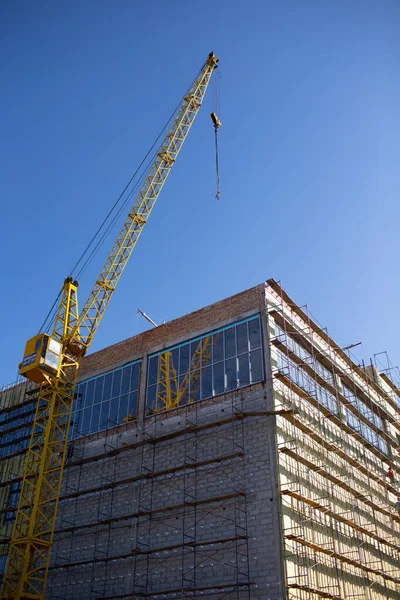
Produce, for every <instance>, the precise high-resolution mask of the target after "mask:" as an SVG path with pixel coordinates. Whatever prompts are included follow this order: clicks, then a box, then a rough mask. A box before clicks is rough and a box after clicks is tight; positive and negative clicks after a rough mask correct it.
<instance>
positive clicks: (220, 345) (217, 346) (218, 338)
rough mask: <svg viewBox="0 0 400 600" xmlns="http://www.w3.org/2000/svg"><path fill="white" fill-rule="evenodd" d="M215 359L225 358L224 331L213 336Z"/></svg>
mask: <svg viewBox="0 0 400 600" xmlns="http://www.w3.org/2000/svg"><path fill="white" fill-rule="evenodd" d="M212 337H213V361H214V362H219V361H221V360H224V336H223V335H222V331H220V332H219V333H215V334H214V335H213V336H212Z"/></svg>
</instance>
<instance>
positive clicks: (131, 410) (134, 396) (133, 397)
mask: <svg viewBox="0 0 400 600" xmlns="http://www.w3.org/2000/svg"><path fill="white" fill-rule="evenodd" d="M137 401H138V393H137V391H135V392H131V393H130V394H129V404H128V414H130V415H137Z"/></svg>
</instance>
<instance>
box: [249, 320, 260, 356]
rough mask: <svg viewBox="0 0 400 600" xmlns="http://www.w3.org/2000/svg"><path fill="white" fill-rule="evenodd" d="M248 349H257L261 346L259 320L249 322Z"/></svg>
mask: <svg viewBox="0 0 400 600" xmlns="http://www.w3.org/2000/svg"><path fill="white" fill-rule="evenodd" d="M249 337H250V348H251V349H253V348H259V347H260V346H261V324H260V319H259V318H257V319H252V320H251V321H249Z"/></svg>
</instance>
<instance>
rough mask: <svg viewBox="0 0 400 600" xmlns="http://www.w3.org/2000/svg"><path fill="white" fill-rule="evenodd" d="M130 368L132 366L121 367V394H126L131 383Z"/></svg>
mask: <svg viewBox="0 0 400 600" xmlns="http://www.w3.org/2000/svg"><path fill="white" fill-rule="evenodd" d="M131 370H132V367H131V366H129V367H125V368H124V369H122V381H121V394H127V393H128V392H129V389H130V385H131Z"/></svg>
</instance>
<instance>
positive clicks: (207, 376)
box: [201, 365, 212, 398]
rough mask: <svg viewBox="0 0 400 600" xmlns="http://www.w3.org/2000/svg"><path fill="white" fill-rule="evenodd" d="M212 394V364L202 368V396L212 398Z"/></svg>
mask: <svg viewBox="0 0 400 600" xmlns="http://www.w3.org/2000/svg"><path fill="white" fill-rule="evenodd" d="M211 396H212V366H211V365H210V366H208V367H206V368H205V369H202V370H201V397H202V398H210V397H211Z"/></svg>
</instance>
